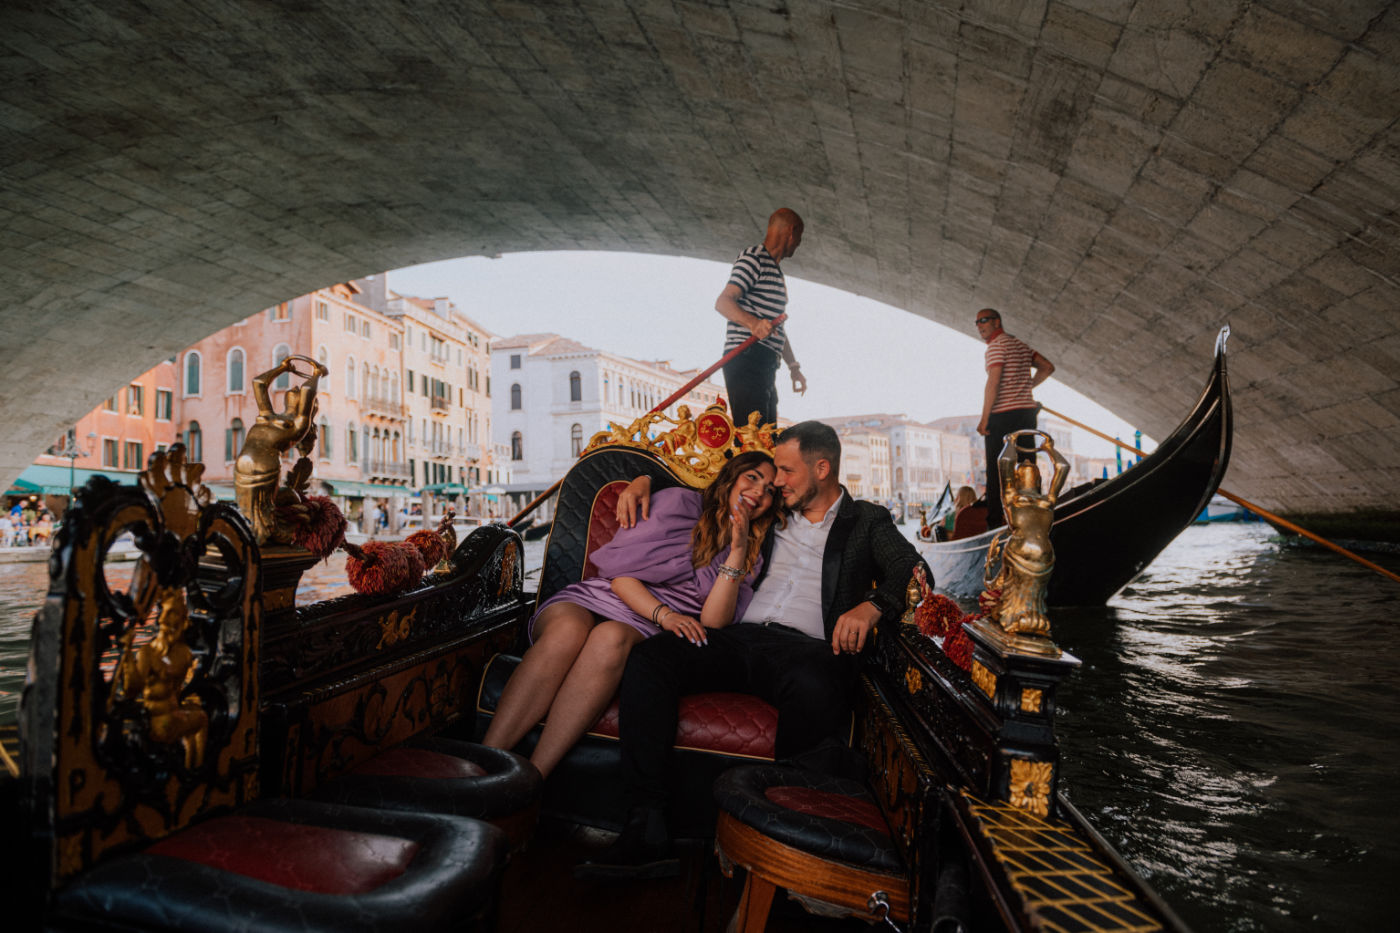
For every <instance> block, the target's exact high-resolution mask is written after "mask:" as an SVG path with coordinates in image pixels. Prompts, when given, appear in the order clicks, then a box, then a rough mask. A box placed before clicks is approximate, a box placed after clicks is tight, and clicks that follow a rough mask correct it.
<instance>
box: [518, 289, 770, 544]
mask: <svg viewBox="0 0 1400 933" xmlns="http://www.w3.org/2000/svg"><path fill="white" fill-rule="evenodd" d="M786 320H787V315H786V314H780V315H778V316H777V317H775V318H773V319H772V321H773V326H774V327H776V326H778V325H779V324H781V323H783V321H786ZM758 339H759V338H758V335H757V334H754V335H753V336H751V337H749V339H747V340H745V341H744V342H743V343H741V344H739V345H738V346H737V347H735V348H734V349H733V350H730V351H729V352H728V353H726V354H724V356H722V357H720V358H719V360H718V361H717V362H716V363H714V364H713V365H712V366H710V368H709V369H706V370H705V371H704V372H702V373H700V375H698V376H696V377H695V378H694V379H692V380H690V381H689V382H687V383H686V384H685V385H683V386H681V387H680V388H679V389H677V390H676V391H674V392H672V393H671V394H670V395H668V396H666V398H665V399H663V400H662V401H661V402H659V403H657V404H656V405H655V406H654V407H653V408H652V409H651V411H649V412H647V414H649V415H650V414H653V413H655V412H658V411H665V410H666V406H668V405H670V404H671V403H672V402H674V401H677V400H678V399H682V398H685V394H686V393H687V392H689V391H690V390H691V389H693V388H695V387H696V386H698V385H699V384H700V383H702V382H704V381H705V380H706V379H707V378H709V376H710V375H711V374H713V373H714V372H715V370H717V369H719V368H720V367H721V366H723V365H724V364H725V363H728V362H729V361H730V360H732V359H734V357H736V356H738V355H739V354H740V353H743V352H744V351H745V350H747V349H748V348H749V347H751V346H753V345H754V344H755V343H756V342H758ZM563 484H564V477H562V476H561V477H559V478H558V479H557V480H555V481H554V485H553V486H550V487H549V488H548V489H546V490H545V491H544V492H542V493H540V494H539V495H538V496H536V497H535V499H534V501H533V502H531V503H530V504H529V505H527V506H525V508H523V509H521V510H520V512H519V513H517V514H516V516H515V517H514V518H512V519H511V520H510V521H508V522H506V527H507V528H514V527H515V523H516V522H518V521H520V520H521V519H522V518H524V517H525V516H526V515H529V514H530V513H531V512H533V511H535V509H537V508H539V507H540V506H541V505H542V504H544V502H545V500H547V499H548V498H549V497H550V496H552V495H554V494H555V493H556V492H558V491H559V487H560V486H562V485H563Z"/></svg>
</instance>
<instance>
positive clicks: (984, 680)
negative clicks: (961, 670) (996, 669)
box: [972, 661, 997, 700]
mask: <svg viewBox="0 0 1400 933" xmlns="http://www.w3.org/2000/svg"><path fill="white" fill-rule="evenodd" d="M972 682H973V683H974V684H975V685H976V686H977V688H978V689H979V690H981V691H982V692H983V693H985V694H986V695H987V699H989V700H990V699H993V698H995V697H996V695H997V675H995V674H993V673H992V672H991V671H989V670H987V668H986V667H985V666H983V664H982V662H981V661H973V662H972Z"/></svg>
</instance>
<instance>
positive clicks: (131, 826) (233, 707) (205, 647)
mask: <svg viewBox="0 0 1400 933" xmlns="http://www.w3.org/2000/svg"><path fill="white" fill-rule="evenodd" d="M201 472H202V468H201V467H199V466H198V465H192V464H185V463H184V461H183V450H182V449H172V451H170V453H169V454H168V455H167V454H166V453H161V454H157V455H155V456H154V457H153V458H152V464H151V467H150V469H148V470H147V471H146V472H145V473H143V474H142V476H141V485H140V487H122V486H115V485H113V484H111V483H110V482H108V481H106V480H105V479H104V478H101V477H99V478H97V479H95V480H93V481H92V482H91V483H89V484H88V486H86V487H85V488H84V489H82V490H81V491H80V492H79V493H78V495H77V497H76V502H75V503H74V506H73V507H72V509H71V510H70V512H69V514H68V516H67V517H66V519H65V522H64V526H63V529H62V531H61V532H60V536H59V540H58V541H57V543H56V547H55V551H54V554H53V557H52V558H51V560H50V588H49V595H48V597H47V599H46V601H45V603H44V605H43V606H42V608H41V609H40V611H39V612H38V614H37V615H36V618H35V624H34V631H33V637H32V642H31V659H30V677H29V679H28V681H27V682H26V684H25V688H24V693H23V696H22V699H21V711H20V718H21V752H22V774H21V782H22V788H23V794H24V797H25V805H26V812H27V813H28V814H29V818H30V820H31V823H32V828H33V833H32V834H31V836H30V838H29V840H28V842H27V843H24V844H25V845H27V846H29V847H30V849H31V851H30V852H29V853H28V854H29V855H30V856H31V857H30V858H27V859H24V860H22V862H21V866H22V867H21V868H20V870H21V871H28V872H30V873H31V878H30V880H31V881H32V882H33V884H32V885H31V887H32V889H33V890H34V891H35V892H36V896H40V897H42V904H37V905H35V906H36V907H37V908H38V909H39V911H40V912H41V913H42V916H43V923H44V925H45V926H46V927H47V928H50V929H65V930H86V929H93V930H96V929H143V930H188V931H196V930H197V931H219V930H248V929H258V930H297V931H309V930H327V931H332V930H334V931H343V930H381V929H388V928H390V927H404V926H408V927H414V928H418V929H425V930H428V929H434V930H435V929H446V928H449V927H450V928H454V929H462V928H474V927H477V926H486V925H489V923H490V921H491V918H492V916H493V913H494V902H495V897H496V891H497V887H498V881H499V877H500V874H501V871H502V869H503V866H504V861H505V857H506V847H507V842H506V839H505V834H504V832H502V831H501V830H500V829H498V828H496V827H494V826H491V825H490V824H488V823H485V822H481V821H478V820H473V819H467V818H462V817H452V816H441V815H425V814H421V813H409V812H394V811H389V810H382V809H368V808H364V807H348V806H343V805H338V804H329V803H322V802H314V801H309V800H303V799H274V798H269V797H267V796H265V794H264V793H263V786H262V784H261V775H262V774H263V772H262V770H261V765H262V764H263V762H262V760H261V754H262V750H263V745H262V739H263V733H262V729H261V726H262V722H263V720H262V716H263V710H262V707H261V700H262V695H261V691H260V682H261V678H260V664H259V662H260V656H259V654H260V651H261V650H262V648H263V646H264V643H263V641H262V636H263V631H262V622H263V608H264V606H263V580H262V570H263V565H262V555H261V553H260V549H259V547H258V546H257V544H256V543H255V541H254V538H253V535H252V532H251V529H250V527H249V525H248V524H247V522H246V521H245V520H244V519H243V517H242V516H241V515H240V514H239V513H238V512H237V510H236V509H234V508H233V507H232V506H230V505H226V504H210V496H209V493H208V490H207V489H206V488H205V487H203V486H202V485H201V483H200V481H199V476H200V473H201ZM126 531H130V532H132V533H133V534H134V536H135V540H136V542H137V546H138V548H139V550H140V552H141V556H140V558H139V559H138V560H137V562H136V563H135V564H134V569H133V570H132V575H131V580H130V583H129V584H127V585H126V588H125V589H124V590H123V589H122V588H121V581H120V580H118V579H116V575H115V573H114V574H112V575H111V576H109V574H108V571H107V566H106V563H105V557H106V554H107V551H108V549H109V548H110V547H111V545H112V543H113V542H114V541H115V540H116V538H117V537H118V536H119V535H121V534H122V533H123V532H126ZM201 562H203V563H206V564H207V563H214V564H218V565H221V566H222V567H223V575H222V578H223V581H224V582H223V583H222V585H218V586H214V585H207V586H206V585H204V584H201V583H200V582H199V580H198V576H199V569H198V568H199V565H200V563H201ZM127 566H132V565H127ZM12 854H14V853H13V852H12ZM13 906H14V905H12V907H13Z"/></svg>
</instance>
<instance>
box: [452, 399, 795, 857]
mask: <svg viewBox="0 0 1400 933" xmlns="http://www.w3.org/2000/svg"><path fill="white" fill-rule="evenodd" d="M649 424H650V422H649V421H648V420H647V419H646V418H643V419H642V420H641V421H639V422H638V423H637V424H634V425H633V426H632V428H631V430H630V431H629V430H622V431H617V432H614V434H615V436H612V437H608V436H606V435H599V436H598V437H595V438H594V440H593V442H592V443H591V444H590V445H589V448H588V449H587V450H585V451H584V453H583V455H582V456H581V457H580V458H579V460H578V461H577V462H576V463H575V464H574V466H573V467H572V468H571V469H570V470H569V472H568V473H567V474H566V475H565V477H564V480H563V482H562V484H561V485H560V489H559V495H558V500H557V503H556V507H555V514H554V525H553V529H552V531H551V533H550V537H549V543H548V546H547V548H546V551H545V558H544V566H543V568H542V570H541V572H540V584H539V593H538V600H539V601H540V602H542V601H544V600H546V599H548V598H549V597H550V596H552V595H553V594H554V593H556V592H558V591H559V590H560V589H562V588H563V587H565V586H567V585H568V584H570V583H573V582H575V581H578V580H583V579H586V578H588V577H591V576H593V575H594V574H595V571H594V568H593V566H592V564H591V562H590V560H589V555H590V554H592V553H593V551H595V550H596V549H597V548H599V547H601V546H602V545H603V544H605V543H607V542H608V541H610V540H611V539H612V536H613V535H614V534H615V533H616V532H617V528H618V524H617V497H618V495H619V494H620V493H621V492H622V490H623V489H625V488H626V486H627V484H628V482H630V481H631V480H632V479H633V478H635V477H637V476H643V475H645V476H649V477H651V483H652V491H653V492H656V491H658V490H661V489H665V488H668V487H672V486H677V485H686V486H689V487H691V488H697V489H698V488H703V487H704V486H705V485H706V484H708V482H709V481H710V480H711V479H713V477H714V475H715V474H716V473H718V471H719V468H720V466H722V464H723V462H724V455H723V451H725V450H729V451H737V450H738V449H739V448H738V447H737V446H736V441H737V440H738V439H739V438H740V435H739V434H738V432H736V431H735V429H734V425H733V422H731V421H730V419H729V417H728V415H727V414H725V412H724V410H723V409H722V408H720V407H718V406H712V407H710V408H709V409H707V410H706V411H705V412H704V413H703V414H702V415H700V416H699V417H698V418H696V419H695V421H694V422H688V421H683V422H682V424H684V425H687V426H690V427H692V428H693V429H694V430H693V432H692V431H688V432H687V433H686V435H685V436H684V437H683V438H680V439H679V440H677V439H676V438H675V437H674V435H673V433H672V432H668V433H667V434H662V435H661V436H660V437H659V438H657V439H655V440H651V439H648V438H647V430H646V429H647V427H648V425H649ZM629 438H630V439H629ZM750 443H752V441H750ZM715 452H718V453H715ZM521 638H522V644H521V645H520V647H522V648H523V638H524V634H523V632H522V633H521ZM519 661H520V659H519V657H518V656H514V655H502V656H499V657H496V658H494V659H493V660H492V662H491V664H490V665H489V667H488V668H487V671H486V676H485V678H484V679H483V681H482V686H481V693H480V695H479V696H478V698H477V734H478V735H482V734H484V733H485V731H486V727H487V726H488V725H489V723H490V720H491V717H492V716H493V715H494V712H495V709H496V704H497V703H498V702H499V700H500V696H501V691H502V689H503V688H504V687H505V683H506V681H507V680H508V679H509V678H510V674H511V672H512V671H514V670H515V666H516V665H517V664H518V663H519ZM777 723H778V715H777V711H776V710H775V709H774V708H773V707H772V706H770V705H769V704H768V703H766V702H764V701H763V700H760V699H759V698H757V697H753V696H748V695H745V694H739V693H703V694H695V695H693V696H688V697H685V698H684V699H683V700H682V702H681V706H680V719H679V722H678V724H677V729H676V740H675V761H676V766H675V767H674V768H672V769H671V771H672V774H673V775H674V778H673V780H674V786H673V787H672V793H671V800H672V806H671V813H670V822H671V829H672V831H673V832H674V833H675V834H676V835H678V836H682V837H693V838H707V837H709V836H711V835H712V834H713V832H714V821H715V815H716V810H715V805H714V799H713V796H712V794H711V792H710V788H711V785H712V784H713V783H714V780H715V778H716V777H718V776H719V775H720V774H721V773H722V772H724V771H725V770H726V769H728V768H730V767H732V766H733V765H735V764H741V763H745V762H771V761H772V760H773V742H774V738H775V737H776V734H777ZM617 730H618V716H617V703H616V701H614V702H613V703H612V705H611V706H609V707H608V709H606V710H605V711H604V712H603V714H602V716H601V717H600V718H599V719H598V721H597V722H596V723H595V724H594V725H593V727H592V728H591V729H590V730H589V732H588V734H587V735H585V736H584V738H583V739H582V740H581V741H580V742H579V743H578V744H577V745H576V746H574V748H573V749H572V750H571V751H570V752H569V754H568V755H567V756H565V758H564V760H563V761H562V762H561V763H560V765H559V767H558V769H557V770H556V772H555V775H556V776H555V777H554V778H552V779H551V780H550V781H549V782H548V783H547V785H546V787H545V798H544V807H545V809H546V810H547V811H549V812H551V813H553V814H554V815H556V816H560V817H562V818H564V819H567V820H569V821H570V822H575V823H582V824H584V825H590V826H598V827H603V828H607V829H619V828H621V826H622V824H623V822H624V820H625V818H626V811H627V803H626V801H625V799H624V798H623V791H622V787H621V781H620V780H619V778H618V775H619V772H620V768H621V757H620V751H619V746H618V741H617V736H618V731H617ZM538 738H539V730H538V728H537V729H536V730H534V731H533V732H532V733H531V734H530V735H527V736H526V737H525V739H524V741H523V743H522V749H521V750H523V751H528V750H529V749H531V748H533V747H534V743H535V742H536V741H537V740H538Z"/></svg>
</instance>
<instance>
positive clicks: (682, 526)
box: [530, 486, 762, 642]
mask: <svg viewBox="0 0 1400 933" xmlns="http://www.w3.org/2000/svg"><path fill="white" fill-rule="evenodd" d="M699 520H700V493H698V492H696V491H695V490H693V489H685V488H683V487H674V486H673V487H671V488H668V489H663V490H661V491H660V492H658V493H656V494H655V495H653V496H652V497H651V512H650V517H649V518H648V519H647V520H646V521H644V522H638V523H637V524H636V525H633V526H632V527H631V528H619V529H618V530H617V534H615V535H613V539H612V540H611V541H609V542H608V543H607V544H605V545H603V546H602V547H600V548H598V550H596V551H594V552H593V555H592V559H593V566H595V567H597V568H598V575H597V576H596V577H589V578H588V579H587V580H583V581H581V582H579V583H570V584H569V585H568V586H566V587H564V588H563V589H562V590H560V591H559V592H557V593H555V594H554V595H553V596H551V597H549V599H547V600H545V601H544V602H543V603H541V604H540V609H541V610H543V609H544V608H545V607H546V606H548V605H550V604H552V603H558V602H570V603H576V604H577V605H580V606H583V607H584V608H585V609H588V610H590V611H592V612H596V613H597V614H598V615H600V616H602V617H603V618H604V619H614V620H616V621H618V622H625V623H627V624H628V625H630V626H632V627H633V628H634V629H636V630H637V631H639V632H641V633H642V634H643V635H647V636H651V635H655V634H656V633H657V632H659V631H661V629H660V628H658V627H657V626H655V625H652V624H651V621H650V620H648V619H645V618H643V617H642V616H639V615H638V614H637V613H635V612H633V611H632V610H631V609H629V608H627V604H626V603H624V602H623V601H622V600H621V599H619V598H618V597H617V596H616V594H614V593H613V591H612V581H613V578H614V577H635V578H636V579H638V580H640V581H642V583H644V584H646V587H647V589H649V590H651V592H652V593H653V594H655V595H656V598H657V599H659V600H661V601H662V602H663V603H665V604H666V605H668V606H670V607H671V608H672V609H674V610H676V611H677V612H681V613H685V614H686V615H688V616H693V617H694V618H696V619H698V618H700V608H701V607H702V606H703V605H704V604H705V597H706V596H708V595H709V593H710V587H712V586H714V583H715V577H717V576H718V575H719V566H720V565H721V564H723V563H724V558H725V557H727V556H728V554H729V549H728V548H727V547H721V548H720V553H719V554H716V555H715V559H714V560H712V561H710V563H709V566H707V567H695V566H693V565H692V564H691V556H692V552H691V549H690V535H691V532H692V531H694V530H695V523H696V522H698V521H699ZM761 565H762V560H761V559H760V560H759V561H756V562H755V563H754V568H753V570H752V571H750V573H749V575H748V576H747V577H745V578H744V579H743V580H742V581H741V582H740V583H739V601H738V603H737V604H736V606H735V608H734V618H736V619H742V618H743V617H744V610H745V609H746V608H747V607H748V605H749V601H750V600H752V599H753V580H754V577H755V576H756V575H757V573H758V570H759V567H760V566H761ZM537 618H539V612H538V611H537V612H536V613H535V618H533V619H531V620H530V640H531V641H532V642H533V641H534V637H535V632H534V627H535V619H537Z"/></svg>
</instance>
